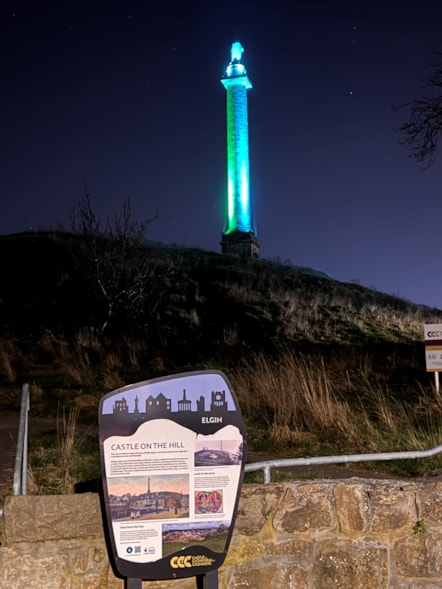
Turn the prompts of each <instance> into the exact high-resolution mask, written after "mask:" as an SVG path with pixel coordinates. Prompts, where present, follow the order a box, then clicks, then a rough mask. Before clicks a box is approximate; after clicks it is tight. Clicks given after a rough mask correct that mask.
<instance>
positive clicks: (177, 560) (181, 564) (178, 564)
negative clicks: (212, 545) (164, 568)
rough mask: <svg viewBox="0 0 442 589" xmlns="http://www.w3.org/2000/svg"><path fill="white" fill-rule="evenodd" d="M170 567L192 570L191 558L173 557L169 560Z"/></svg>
mask: <svg viewBox="0 0 442 589" xmlns="http://www.w3.org/2000/svg"><path fill="white" fill-rule="evenodd" d="M170 566H171V567H172V568H173V569H185V568H189V569H190V568H192V556H191V555H188V556H174V557H173V558H171V559H170Z"/></svg>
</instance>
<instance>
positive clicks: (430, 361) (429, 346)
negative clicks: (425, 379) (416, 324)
mask: <svg viewBox="0 0 442 589" xmlns="http://www.w3.org/2000/svg"><path fill="white" fill-rule="evenodd" d="M424 339H425V360H426V366H427V372H435V371H439V370H442V324H441V323H429V324H427V325H424Z"/></svg>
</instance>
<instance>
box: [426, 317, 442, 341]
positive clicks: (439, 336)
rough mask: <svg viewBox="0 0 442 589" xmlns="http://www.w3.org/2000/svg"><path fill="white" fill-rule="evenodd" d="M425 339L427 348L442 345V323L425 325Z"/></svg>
mask: <svg viewBox="0 0 442 589" xmlns="http://www.w3.org/2000/svg"><path fill="white" fill-rule="evenodd" d="M424 339H425V344H426V345H427V346H431V345H432V344H433V343H434V345H437V344H438V343H441V344H442V323H429V324H427V325H424Z"/></svg>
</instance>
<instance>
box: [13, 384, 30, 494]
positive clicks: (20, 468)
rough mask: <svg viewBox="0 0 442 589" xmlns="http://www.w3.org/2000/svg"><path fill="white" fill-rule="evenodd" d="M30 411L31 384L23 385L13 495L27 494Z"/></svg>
mask: <svg viewBox="0 0 442 589" xmlns="http://www.w3.org/2000/svg"><path fill="white" fill-rule="evenodd" d="M28 413H29V385H28V384H24V385H23V387H22V395H21V405H20V422H19V426H18V436H17V450H16V453H15V468H14V482H13V484H12V494H13V495H26V490H27V473H28Z"/></svg>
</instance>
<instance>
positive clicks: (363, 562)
mask: <svg viewBox="0 0 442 589" xmlns="http://www.w3.org/2000/svg"><path fill="white" fill-rule="evenodd" d="M388 572H389V571H388V551H387V549H386V547H385V546H382V545H380V544H379V543H376V542H373V543H370V542H356V541H354V542H348V543H340V542H338V541H335V542H328V543H321V544H318V546H317V547H316V550H315V554H314V559H313V577H312V580H313V582H312V584H311V586H312V587H315V589H336V588H337V587H342V588H343V589H344V588H345V589H368V588H369V589H385V588H386V587H388Z"/></svg>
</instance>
